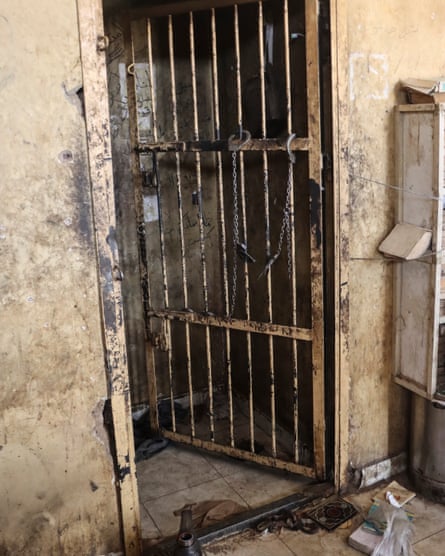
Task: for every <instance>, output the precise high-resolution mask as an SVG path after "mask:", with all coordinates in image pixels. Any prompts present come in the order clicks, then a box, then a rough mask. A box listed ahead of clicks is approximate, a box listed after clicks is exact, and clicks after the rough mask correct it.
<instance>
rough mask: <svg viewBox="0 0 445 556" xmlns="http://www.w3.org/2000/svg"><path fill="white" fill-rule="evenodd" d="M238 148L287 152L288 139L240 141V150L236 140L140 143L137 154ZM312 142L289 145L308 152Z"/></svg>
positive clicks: (297, 140)
mask: <svg viewBox="0 0 445 556" xmlns="http://www.w3.org/2000/svg"><path fill="white" fill-rule="evenodd" d="M234 147H236V149H237V150H239V151H287V150H288V148H287V139H271V138H262V139H249V140H248V141H246V142H244V141H242V142H241V141H240V145H239V148H238V146H237V144H236V140H235V141H234V140H231V141H229V140H215V141H208V140H205V141H165V142H162V141H160V142H157V141H154V142H152V143H140V144H139V145H138V146H137V152H139V153H147V152H152V151H158V152H184V153H185V152H226V151H230V150H231V149H233V148H234ZM309 148H310V140H309V139H308V138H307V137H295V138H294V139H292V141H291V142H290V144H289V150H291V151H308V150H309Z"/></svg>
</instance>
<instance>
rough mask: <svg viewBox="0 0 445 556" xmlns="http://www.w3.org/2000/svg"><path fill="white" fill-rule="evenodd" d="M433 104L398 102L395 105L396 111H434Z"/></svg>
mask: <svg viewBox="0 0 445 556" xmlns="http://www.w3.org/2000/svg"><path fill="white" fill-rule="evenodd" d="M434 109H435V107H434V104H400V105H398V106H397V107H396V110H397V111H398V112H434Z"/></svg>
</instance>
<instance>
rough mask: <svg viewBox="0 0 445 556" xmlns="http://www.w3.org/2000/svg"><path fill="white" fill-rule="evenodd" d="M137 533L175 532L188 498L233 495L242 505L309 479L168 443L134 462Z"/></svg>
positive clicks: (274, 495) (253, 505)
mask: <svg viewBox="0 0 445 556" xmlns="http://www.w3.org/2000/svg"><path fill="white" fill-rule="evenodd" d="M137 477H138V487H139V500H140V504H141V521H142V536H143V538H144V539H150V540H152V541H153V542H154V541H156V539H159V540H160V539H161V538H163V537H168V536H170V535H174V534H175V533H176V532H177V531H178V527H179V517H175V516H174V515H173V512H174V511H175V510H178V509H180V508H182V507H183V506H184V505H185V504H187V503H196V502H204V501H207V500H232V501H234V502H237V503H238V504H239V505H240V506H243V507H244V508H245V509H246V510H247V509H253V508H258V507H260V506H263V505H264V504H267V503H269V502H273V501H274V500H278V499H280V498H284V497H285V496H288V495H289V494H292V493H295V492H299V491H301V490H302V489H303V488H305V487H306V486H307V485H308V484H309V482H310V481H309V480H308V479H305V478H302V477H297V476H295V475H291V474H287V473H284V472H280V471H278V470H272V469H270V470H268V469H265V468H261V467H259V466H257V465H255V464H252V463H247V462H241V461H238V460H235V459H233V458H229V457H225V456H219V455H212V454H208V453H206V452H203V451H199V450H196V449H192V448H189V447H187V446H181V445H179V444H173V443H171V444H170V445H169V446H168V447H167V448H166V449H165V450H163V451H162V452H159V453H157V454H155V455H154V456H153V457H151V458H150V459H148V460H145V461H141V462H139V463H138V464H137Z"/></svg>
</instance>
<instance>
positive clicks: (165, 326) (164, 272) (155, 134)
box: [147, 19, 176, 432]
mask: <svg viewBox="0 0 445 556" xmlns="http://www.w3.org/2000/svg"><path fill="white" fill-rule="evenodd" d="M147 56H148V71H149V81H150V83H149V90H150V97H151V113H152V133H153V140H154V141H157V139H158V130H157V107H156V91H155V86H154V71H153V44H152V34H151V21H150V20H149V19H148V20H147ZM153 167H154V168H153V170H154V173H155V177H156V195H157V200H158V212H159V220H158V222H159V239H160V247H161V266H162V281H163V284H162V285H163V297H164V306H165V308H166V309H167V308H168V305H169V299H168V278H167V259H166V253H165V235H164V221H163V212H162V195H161V187H162V184H161V180H160V179H159V168H158V160H157V158H156V153H153ZM163 333H164V334H165V340H166V345H167V366H168V378H169V389H170V409H171V416H172V429H173V431H174V432H175V431H176V415H175V396H174V388H173V383H174V381H173V362H172V345H171V323H170V322H169V321H166V322H165V323H164V324H163Z"/></svg>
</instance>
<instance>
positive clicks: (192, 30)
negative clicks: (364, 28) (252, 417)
mask: <svg viewBox="0 0 445 556" xmlns="http://www.w3.org/2000/svg"><path fill="white" fill-rule="evenodd" d="M189 39H190V67H191V74H192V98H193V133H194V140H195V141H199V119H198V87H197V82H196V53H195V25H194V18H193V12H190V14H189ZM195 167H196V183H197V190H198V224H199V248H200V254H201V276H202V293H203V298H204V310H205V311H206V312H208V310H209V294H208V285H207V262H206V253H205V242H204V218H203V211H202V204H203V194H202V179H201V153H200V152H199V151H198V152H196V153H195ZM205 343H206V359H207V361H206V362H207V383H208V387H209V420H210V439H211V440H212V441H213V442H214V441H215V419H214V413H213V376H212V346H211V339H210V327H209V326H206V327H205Z"/></svg>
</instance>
